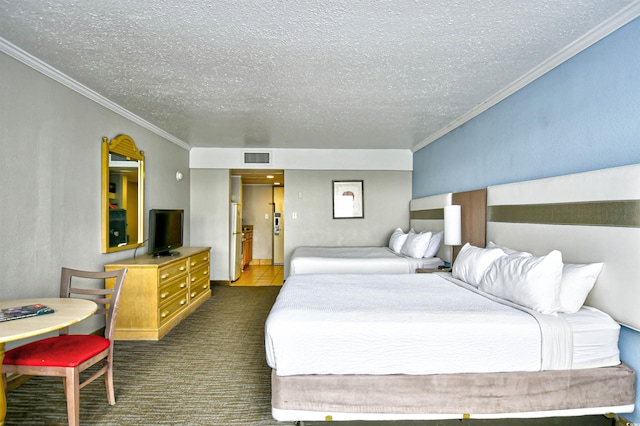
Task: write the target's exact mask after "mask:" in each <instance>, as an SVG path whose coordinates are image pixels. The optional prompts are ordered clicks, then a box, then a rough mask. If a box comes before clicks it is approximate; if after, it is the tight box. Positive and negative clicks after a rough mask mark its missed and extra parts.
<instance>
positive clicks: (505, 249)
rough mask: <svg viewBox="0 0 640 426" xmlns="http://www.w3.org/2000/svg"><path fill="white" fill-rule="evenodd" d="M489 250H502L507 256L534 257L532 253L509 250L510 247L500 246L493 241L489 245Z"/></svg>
mask: <svg viewBox="0 0 640 426" xmlns="http://www.w3.org/2000/svg"><path fill="white" fill-rule="evenodd" d="M487 248H499V249H500V250H502V251H503V252H505V253H506V255H507V256H524V257H531V256H533V255H532V254H531V253H529V252H527V251H519V250H514V249H512V248H509V247H505V246H501V245H498V244H496V243H494V242H493V241H489V244H487Z"/></svg>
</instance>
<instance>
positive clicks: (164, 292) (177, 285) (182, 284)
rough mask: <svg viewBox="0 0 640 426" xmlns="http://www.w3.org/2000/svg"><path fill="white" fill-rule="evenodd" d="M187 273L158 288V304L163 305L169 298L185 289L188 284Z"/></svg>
mask: <svg viewBox="0 0 640 426" xmlns="http://www.w3.org/2000/svg"><path fill="white" fill-rule="evenodd" d="M188 284H189V283H188V281H187V275H184V276H183V277H182V278H179V279H177V280H175V281H172V282H170V283H169V284H167V285H164V286H162V287H160V289H159V290H158V306H162V305H163V304H164V303H166V301H167V300H169V299H172V298H173V297H175V296H176V294H178V293H180V292H181V291H185V290H186V289H187V286H188Z"/></svg>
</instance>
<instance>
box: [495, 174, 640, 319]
mask: <svg viewBox="0 0 640 426" xmlns="http://www.w3.org/2000/svg"><path fill="white" fill-rule="evenodd" d="M487 241H493V242H495V243H497V244H501V245H505V246H508V247H512V248H514V249H519V250H527V251H530V252H532V253H533V254H534V255H544V254H547V253H548V252H550V251H551V250H554V249H557V250H560V251H561V252H562V257H563V261H564V262H565V263H589V262H604V267H603V269H602V272H601V273H600V276H599V277H598V281H597V282H596V285H595V287H594V288H593V290H592V291H591V293H590V294H589V297H588V298H587V301H586V304H587V305H590V306H594V307H596V308H598V309H601V310H603V311H604V312H606V313H608V314H609V315H611V316H612V317H613V318H615V319H616V320H617V321H618V322H620V323H621V324H624V325H626V326H629V327H632V328H634V329H636V330H640V308H639V306H638V303H639V302H640V164H634V165H631V166H622V167H615V168H610V169H602V170H595V171H590V172H585V173H577V174H571V175H565V176H558V177H552V178H546V179H539V180H532V181H526V182H518V183H512V184H505V185H497V186H491V187H489V188H488V189H487Z"/></svg>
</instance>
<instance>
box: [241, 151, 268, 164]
mask: <svg viewBox="0 0 640 426" xmlns="http://www.w3.org/2000/svg"><path fill="white" fill-rule="evenodd" d="M243 155H244V158H243V162H244V164H271V153H270V152H244V153H243Z"/></svg>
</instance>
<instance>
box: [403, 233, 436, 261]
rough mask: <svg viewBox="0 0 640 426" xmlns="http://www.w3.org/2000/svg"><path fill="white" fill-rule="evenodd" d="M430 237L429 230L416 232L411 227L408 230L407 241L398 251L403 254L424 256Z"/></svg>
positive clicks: (416, 256) (418, 257)
mask: <svg viewBox="0 0 640 426" xmlns="http://www.w3.org/2000/svg"><path fill="white" fill-rule="evenodd" d="M430 239H431V232H420V233H419V234H416V233H415V232H414V231H413V229H412V230H411V231H409V234H408V235H407V241H405V242H404V245H403V246H402V249H401V250H400V253H402V254H404V255H405V256H409V257H415V258H416V259H421V258H423V257H424V252H425V251H427V247H429V240H430Z"/></svg>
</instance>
